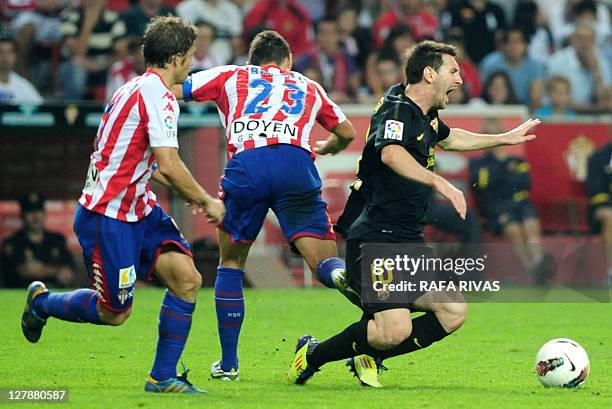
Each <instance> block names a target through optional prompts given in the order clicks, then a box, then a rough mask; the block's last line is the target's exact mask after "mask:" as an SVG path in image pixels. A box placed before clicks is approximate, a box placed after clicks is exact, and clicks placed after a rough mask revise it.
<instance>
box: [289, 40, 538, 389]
mask: <svg viewBox="0 0 612 409" xmlns="http://www.w3.org/2000/svg"><path fill="white" fill-rule="evenodd" d="M407 56H408V59H407V62H406V68H405V72H406V79H407V83H408V85H403V84H397V85H395V86H393V87H391V88H389V90H388V91H387V92H386V93H385V95H384V96H383V98H381V100H380V101H379V102H378V104H377V106H376V108H375V112H374V114H373V116H372V120H371V123H370V128H369V131H368V136H367V142H366V145H365V147H364V150H363V155H362V159H361V160H360V162H359V170H358V173H357V176H358V180H357V181H356V183H355V184H354V185H353V193H352V194H351V197H350V198H349V202H348V203H347V206H346V209H345V214H344V216H343V218H342V221H341V224H343V225H344V228H345V230H346V231H345V232H344V233H345V234H348V241H347V251H346V265H347V274H348V281H349V285H350V286H351V287H352V288H353V289H354V290H356V291H357V292H360V290H361V287H360V286H361V266H360V262H361V260H360V257H361V246H362V245H363V244H364V243H417V244H418V243H420V244H423V243H424V241H423V224H424V219H425V213H426V211H427V204H428V201H429V198H430V196H431V194H432V190H436V191H437V192H438V193H440V194H441V195H442V196H443V197H445V198H446V199H448V200H449V201H450V203H451V204H452V205H453V207H454V209H455V210H456V211H457V212H458V213H459V215H460V216H461V217H462V218H465V214H466V202H465V198H464V196H463V193H462V192H461V191H460V190H459V189H457V188H455V187H454V186H452V185H451V184H450V183H449V182H448V181H447V180H445V179H444V178H443V177H441V176H439V175H437V174H436V173H434V172H433V170H434V165H435V158H434V148H435V146H436V145H439V146H440V147H441V148H442V149H444V150H455V151H466V150H474V149H481V148H488V147H492V146H497V145H515V144H519V143H523V142H526V141H530V140H532V139H534V138H535V135H533V134H529V130H530V129H531V128H533V127H534V126H536V125H537V124H539V120H534V119H529V120H528V121H526V122H524V123H523V124H521V125H519V126H518V127H517V128H515V129H513V130H511V131H509V132H505V133H502V134H494V135H487V134H478V133H473V132H469V131H465V130H463V129H456V128H453V129H450V128H449V127H448V126H447V125H446V124H445V123H444V122H443V121H442V120H440V119H439V118H438V110H439V109H444V108H446V106H447V104H448V94H449V93H450V92H452V91H453V90H455V89H457V88H458V87H459V86H461V84H462V83H463V81H462V79H461V75H460V73H459V66H458V64H457V61H456V60H455V57H456V50H455V48H454V47H452V46H449V45H447V44H443V43H437V42H433V41H424V42H421V43H419V44H417V45H415V46H414V47H412V48H411V49H409V50H408V55H407ZM347 220H348V221H347ZM347 225H348V227H346V226H347ZM423 248H424V249H427V248H426V247H424V246H423ZM446 297H447V298H446ZM398 307H399V308H398ZM361 308H362V310H363V312H364V314H363V316H362V318H361V320H359V321H357V322H355V323H354V324H351V325H350V326H349V327H348V328H346V329H344V330H343V331H342V332H340V333H338V334H337V335H335V336H333V337H331V338H329V339H327V340H326V341H323V342H321V343H318V342H317V340H316V339H315V338H314V337H312V336H310V335H306V336H303V337H300V338H299V339H298V344H297V346H296V355H295V358H294V360H293V362H292V363H291V365H290V368H289V373H288V375H289V379H290V380H291V381H292V382H294V383H296V384H303V383H305V382H306V381H307V380H308V379H309V378H311V377H312V376H313V375H314V373H315V372H317V371H318V370H319V368H321V366H323V365H324V364H326V363H328V362H332V361H337V360H341V359H347V358H352V359H349V361H348V364H349V366H350V368H351V371H352V372H354V373H355V375H356V376H357V378H358V380H359V381H360V383H362V384H363V385H368V386H374V387H380V386H381V385H380V383H379V381H378V376H377V371H376V369H377V368H376V367H377V365H381V362H382V360H383V359H387V358H391V357H394V356H398V355H403V354H406V353H410V352H413V351H416V350H419V349H422V348H426V347H428V346H429V345H431V344H432V343H434V342H436V341H440V340H441V339H442V338H444V337H446V336H448V335H449V334H451V333H452V332H454V331H456V330H457V329H458V328H459V327H460V326H461V325H462V324H463V322H464V321H465V319H466V317H467V307H466V305H465V303H464V302H463V299H462V297H461V295H460V294H458V293H452V294H451V293H444V294H442V296H440V293H436V297H435V298H434V296H433V293H431V292H426V293H424V294H423V295H421V296H420V297H419V298H418V299H416V301H415V302H414V303H409V302H408V301H406V303H405V304H403V305H398V304H397V303H393V304H390V303H367V302H363V303H362V305H361ZM412 311H424V312H425V314H424V315H421V316H419V317H417V318H414V319H412V317H411V316H410V313H411V312H412Z"/></svg>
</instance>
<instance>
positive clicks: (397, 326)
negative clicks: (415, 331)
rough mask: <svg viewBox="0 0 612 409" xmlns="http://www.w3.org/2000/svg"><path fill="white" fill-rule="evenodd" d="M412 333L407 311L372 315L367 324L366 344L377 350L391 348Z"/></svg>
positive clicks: (383, 312) (397, 310)
mask: <svg viewBox="0 0 612 409" xmlns="http://www.w3.org/2000/svg"><path fill="white" fill-rule="evenodd" d="M411 333H412V320H411V318H410V311H409V310H407V309H399V308H398V309H392V310H386V311H381V312H378V313H376V314H374V320H371V321H370V322H369V323H368V344H370V345H371V346H372V347H374V348H376V349H378V350H386V349H390V348H393V347H395V346H397V345H399V344H400V343H402V342H403V341H404V340H405V339H406V338H408V336H410V334H411Z"/></svg>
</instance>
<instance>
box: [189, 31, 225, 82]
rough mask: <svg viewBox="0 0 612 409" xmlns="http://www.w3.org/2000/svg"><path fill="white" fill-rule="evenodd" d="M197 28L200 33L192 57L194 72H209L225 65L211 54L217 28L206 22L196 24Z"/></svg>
mask: <svg viewBox="0 0 612 409" xmlns="http://www.w3.org/2000/svg"><path fill="white" fill-rule="evenodd" d="M196 27H197V28H198V30H199V31H200V33H199V34H198V36H197V37H196V40H195V51H194V53H193V57H191V69H192V71H201V70H208V69H209V68H213V67H217V66H219V65H223V61H221V60H220V59H219V58H218V57H217V56H216V55H215V54H213V53H212V52H211V45H212V44H213V42H214V41H215V27H214V26H213V25H212V24H210V23H208V22H206V21H200V22H198V23H196Z"/></svg>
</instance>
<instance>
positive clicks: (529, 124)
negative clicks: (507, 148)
mask: <svg viewBox="0 0 612 409" xmlns="http://www.w3.org/2000/svg"><path fill="white" fill-rule="evenodd" d="M539 124H540V120H539V119H531V118H530V119H528V120H527V121H525V122H523V123H522V124H520V125H519V126H517V127H516V128H514V129H513V130H511V131H508V132H506V135H505V138H504V139H505V141H504V142H505V143H506V144H507V145H518V144H519V143H523V142H528V141H531V140H533V139H535V137H536V136H535V134H533V133H529V131H530V130H531V129H532V128H533V127H535V126H537V125H539Z"/></svg>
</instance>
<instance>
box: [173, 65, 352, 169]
mask: <svg viewBox="0 0 612 409" xmlns="http://www.w3.org/2000/svg"><path fill="white" fill-rule="evenodd" d="M183 96H184V98H185V100H190V99H192V100H195V101H214V102H216V104H217V109H218V111H219V116H220V117H221V122H222V123H223V126H224V127H225V137H226V140H227V157H228V159H229V158H232V157H233V156H234V155H236V154H237V153H239V152H242V151H243V150H247V149H253V148H259V147H262V146H268V145H275V144H291V145H296V146H300V147H302V148H304V149H306V150H307V151H309V152H312V150H311V148H310V132H311V130H312V127H313V125H314V122H315V120H316V121H317V122H319V123H320V124H321V125H322V126H323V127H324V128H325V129H327V130H331V129H333V128H334V127H336V125H338V124H339V123H341V122H344V121H345V120H346V116H345V115H344V113H343V112H342V111H341V110H340V108H339V107H338V106H337V105H336V104H335V103H334V102H333V101H332V100H330V99H329V97H328V96H327V94H326V93H325V91H324V90H323V88H321V86H320V85H319V84H317V83H316V82H315V81H312V80H311V79H309V78H307V77H305V76H304V75H302V74H300V73H298V72H294V71H290V72H289V71H284V70H281V69H280V68H279V67H277V66H276V65H265V66H262V67H259V66H255V65H247V66H236V65H225V66H220V67H215V68H212V69H210V70H206V71H200V72H197V73H195V74H192V75H191V76H190V77H189V78H187V81H186V82H185V83H184V84H183Z"/></svg>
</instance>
